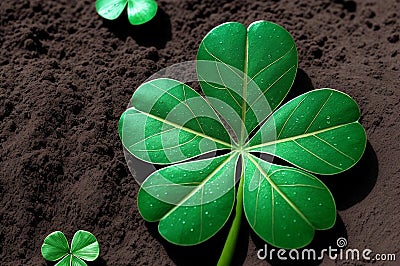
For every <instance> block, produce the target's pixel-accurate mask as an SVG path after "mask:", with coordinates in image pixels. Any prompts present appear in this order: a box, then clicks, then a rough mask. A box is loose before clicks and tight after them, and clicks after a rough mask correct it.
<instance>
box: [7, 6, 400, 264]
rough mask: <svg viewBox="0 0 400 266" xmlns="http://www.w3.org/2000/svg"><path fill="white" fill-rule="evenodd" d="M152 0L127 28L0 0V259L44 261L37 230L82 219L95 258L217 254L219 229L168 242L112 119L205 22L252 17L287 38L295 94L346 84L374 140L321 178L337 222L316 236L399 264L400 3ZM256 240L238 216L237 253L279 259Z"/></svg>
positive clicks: (207, 259) (251, 260)
mask: <svg viewBox="0 0 400 266" xmlns="http://www.w3.org/2000/svg"><path fill="white" fill-rule="evenodd" d="M158 3H159V9H160V10H159V12H158V14H157V16H156V18H155V19H154V20H153V21H152V22H150V23H148V24H146V25H143V26H137V27H133V26H130V25H129V23H128V22H127V19H126V16H122V17H121V19H119V20H117V21H114V22H110V21H105V20H103V19H101V18H100V17H99V16H98V15H97V14H96V11H95V8H94V1H89V0H58V1H49V0H19V1H14V0H2V1H0V46H1V51H0V70H1V72H0V121H1V126H0V145H1V149H0V201H1V205H0V208H1V209H0V210H1V211H0V224H1V228H0V265H46V262H45V261H44V260H43V258H42V257H41V253H40V247H41V245H42V241H43V239H44V237H45V236H46V235H47V234H49V233H50V232H52V231H54V230H61V231H63V232H64V233H65V234H66V235H67V238H69V239H71V238H72V235H73V233H74V232H75V231H76V230H79V229H85V230H89V231H91V232H93V233H94V234H95V235H96V236H97V238H98V241H99V242H100V245H101V253H100V258H99V259H98V260H97V261H96V262H94V263H91V264H90V265H214V264H215V263H216V261H217V258H218V255H219V253H220V251H221V248H222V245H223V240H224V237H225V235H226V232H227V230H226V228H225V229H224V230H222V232H221V233H219V234H218V235H217V236H216V237H215V238H214V239H213V240H210V241H208V242H206V243H205V244H203V245H200V246H197V247H191V248H190V247H175V246H173V245H171V244H168V243H166V242H165V241H164V240H162V239H161V238H160V236H159V235H158V233H157V228H156V224H148V223H145V222H144V220H143V219H142V218H141V217H140V215H139V214H138V211H137V207H136V193H137V191H138V185H137V184H136V182H135V180H134V178H133V177H132V176H131V175H130V174H129V171H128V169H127V167H126V163H125V160H124V156H123V152H122V146H121V143H120V141H119V138H118V135H117V122H118V119H119V116H120V114H121V113H122V112H123V111H124V109H125V107H126V106H127V103H128V101H129V99H130V97H131V95H132V93H133V92H134V90H135V88H137V87H138V86H139V85H140V84H141V83H142V82H143V81H144V80H145V79H146V78H148V77H149V76H150V75H151V74H152V73H154V72H156V71H157V70H159V69H161V68H164V67H166V66H169V65H172V64H174V63H178V62H183V61H187V60H194V59H195V55H196V52H197V48H198V45H199V43H200V41H201V39H202V38H203V37H204V35H205V34H206V33H207V32H208V31H209V30H211V29H212V28H213V27H215V26H217V25H219V24H220V23H223V22H226V21H239V22H242V23H245V24H247V25H248V24H249V23H251V22H253V21H255V20H260V19H265V20H270V21H273V22H276V23H279V24H281V25H282V26H284V27H285V28H286V29H287V30H288V31H289V32H290V33H291V34H292V35H293V37H294V39H295V42H296V44H297V48H298V51H299V67H300V70H299V74H298V76H297V79H296V84H295V86H294V94H296V93H300V92H302V91H307V90H309V89H312V88H321V87H331V88H335V89H339V90H341V91H344V92H346V93H348V94H350V95H351V96H352V97H353V98H354V99H355V100H356V101H357V102H358V104H359V106H360V108H361V112H362V119H361V122H362V124H363V125H364V127H365V128H366V131H367V135H368V139H369V143H368V146H367V150H366V153H365V155H364V157H363V158H362V160H361V161H360V163H358V164H357V166H356V167H355V168H353V169H352V170H349V171H347V172H346V173H343V174H341V175H337V176H331V177H328V178H323V180H324V181H325V182H326V183H327V184H328V186H329V187H330V188H331V189H332V191H333V194H334V197H335V199H336V202H337V205H338V222H337V224H336V226H335V227H334V228H333V229H331V230H328V231H324V232H318V233H317V234H316V237H315V240H314V241H313V243H312V244H311V247H315V248H317V249H322V248H327V247H328V246H329V245H331V246H332V247H335V246H336V244H335V243H336V239H337V238H338V237H339V236H344V237H346V238H347V239H348V241H349V247H351V248H359V249H363V248H370V249H372V250H373V251H374V252H385V253H396V254H397V260H398V262H397V263H400V262H399V260H400V247H399V243H400V231H399V228H400V224H399V221H400V208H399V199H400V181H399V178H400V163H399V158H400V147H399V139H400V126H399V125H400V116H399V113H400V104H399V101H400V87H399V77H400V75H399V52H400V51H399V43H400V42H399V29H400V24H399V20H398V16H399V10H400V5H399V1H398V0H381V1H377V0H376V1H372V0H365V1H362V0H359V1H343V0H336V1H328V0H320V1H311V0H309V1H291V0H282V1H278V0H275V1H252V0H247V1H243V0H237V1H225V0H219V1H211V0H204V1H201V0H189V1H184V0H159V1H158ZM263 246H264V243H263V241H261V240H260V239H259V238H258V237H256V236H255V235H254V234H252V233H249V231H248V227H247V226H246V224H245V223H244V225H243V231H242V235H241V240H240V245H239V247H238V249H237V253H236V254H235V264H236V265H266V264H274V265H275V264H279V262H278V261H260V260H258V259H257V250H258V249H259V248H261V247H263ZM292 264H295V265H302V264H303V265H310V264H311V262H297V263H292ZM315 264H322V265H335V264H338V265H365V264H368V263H366V262H351V261H340V260H336V261H331V260H329V259H327V258H325V259H324V260H323V261H318V262H315ZM48 265H51V264H48ZM374 265H388V263H382V262H381V263H375V264H374ZM393 265H399V264H396V263H393Z"/></svg>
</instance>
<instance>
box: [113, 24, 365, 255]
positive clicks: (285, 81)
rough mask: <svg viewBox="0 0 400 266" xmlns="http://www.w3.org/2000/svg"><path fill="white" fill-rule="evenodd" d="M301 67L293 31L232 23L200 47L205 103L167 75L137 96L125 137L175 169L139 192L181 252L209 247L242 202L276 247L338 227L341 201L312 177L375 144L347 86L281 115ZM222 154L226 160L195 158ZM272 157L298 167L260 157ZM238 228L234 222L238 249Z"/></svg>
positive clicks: (145, 210)
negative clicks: (206, 243)
mask: <svg viewBox="0 0 400 266" xmlns="http://www.w3.org/2000/svg"><path fill="white" fill-rule="evenodd" d="M296 69H297V51H296V47H295V44H294V41H293V39H292V38H291V36H290V35H289V33H288V32H287V31H286V30H285V29H283V28H282V27H280V26H279V25H277V24H274V23H271V22H267V21H258V22H255V23H253V24H251V25H250V26H249V27H248V28H247V29H246V28H245V27H244V26H243V25H242V24H240V23H235V22H232V23H225V24H222V25H220V26H218V27H217V28H215V29H213V30H212V31H211V32H210V33H208V34H207V36H206V37H205V38H204V39H203V41H202V42H201V44H200V48H199V52H198V55H197V74H198V77H199V81H200V85H201V88H202V90H203V92H204V95H205V97H202V96H200V95H199V94H198V93H197V92H195V91H194V90H193V89H191V88H190V87H188V86H187V85H185V84H183V83H181V82H179V81H175V80H172V79H165V78H162V79H156V80H151V81H149V82H146V83H144V84H142V85H141V86H140V87H139V88H138V89H137V90H136V91H135V93H134V94H133V97H132V100H131V107H130V108H128V109H127V110H126V111H125V112H124V113H123V114H122V116H121V119H120V123H119V135H120V138H121V140H122V143H123V145H124V147H125V148H126V149H127V150H128V151H129V152H130V153H131V154H132V155H134V156H135V157H137V158H139V159H140V160H143V161H146V162H149V163H153V164H172V165H169V166H166V167H164V168H162V169H160V170H157V171H155V172H154V173H153V174H151V175H150V176H149V177H148V178H147V179H146V180H145V181H144V182H143V184H142V186H141V188H140V191H139V195H138V208H139V211H140V213H141V215H142V216H143V217H144V218H145V219H146V220H148V221H159V222H160V223H159V232H160V234H161V235H162V236H163V237H164V238H165V239H167V240H168V241H170V242H172V243H175V244H178V245H195V244H198V243H201V242H203V241H205V240H207V239H208V238H210V237H211V236H213V235H214V234H215V233H216V232H218V231H219V229H220V228H221V227H222V226H223V225H224V224H225V223H226V221H227V220H228V217H229V216H230V215H231V213H232V210H233V206H234V203H235V200H236V201H237V203H238V204H243V206H241V205H237V206H236V212H235V217H241V212H242V209H243V207H244V211H245V216H246V218H247V220H248V222H249V224H250V226H251V227H252V228H253V230H254V231H255V232H256V233H257V234H258V235H259V236H260V237H261V238H262V239H264V240H265V241H266V242H268V243H270V244H272V245H274V246H277V247H282V248H299V247H303V246H305V245H307V244H308V243H310V241H311V240H312V238H313V236H314V231H315V230H324V229H328V228H330V227H332V226H333V224H334V223H335V219H336V208H335V203H334V200H333V197H332V195H331V193H330V191H329V190H328V188H327V187H326V186H325V185H324V184H323V183H322V182H321V181H319V180H318V179H317V178H316V177H315V176H313V175H312V174H311V173H310V172H312V173H318V174H334V173H338V172H342V171H345V170H346V169H348V168H350V167H351V166H353V165H354V164H355V163H356V162H357V161H358V160H359V159H360V157H361V156H362V154H363V151H364V149H365V144H366V136H365V131H364V129H363V127H362V126H361V125H360V124H359V122H358V119H359V117H360V112H359V109H358V107H357V104H356V103H355V102H354V100H352V99H351V98H350V97H349V96H348V95H346V94H344V93H341V92H339V91H336V90H332V89H320V90H315V91H311V92H308V93H306V94H303V95H301V96H299V97H297V98H295V99H293V100H291V101H289V102H288V103H286V104H285V105H283V106H282V107H280V108H279V109H277V108H278V106H279V104H280V103H281V102H282V100H283V99H284V97H285V96H286V94H287V93H288V91H289V89H290V87H291V85H292V83H293V80H294V77H295V74H296ZM276 109H277V110H276ZM275 110H276V111H275ZM249 136H250V137H249ZM217 150H220V152H222V153H224V154H223V155H219V156H217V157H212V158H207V159H201V157H200V158H196V157H198V156H200V155H203V154H206V153H210V152H215V151H217ZM262 153H267V154H270V155H273V156H277V157H280V158H282V159H284V160H286V161H287V162H289V163H290V164H292V165H293V166H297V167H299V168H294V167H288V166H280V165H277V164H274V163H273V162H268V161H266V160H264V159H263V158H264V157H263V156H261V158H258V157H257V156H256V155H259V154H262ZM195 158H196V159H195ZM236 177H240V182H239V189H237V191H236V192H235V190H236V189H235V180H237V178H236ZM235 195H236V198H235ZM242 202H243V203H242ZM239 225H240V222H237V221H236V219H234V222H233V225H232V227H231V231H230V234H229V236H228V240H227V243H226V246H225V247H226V248H227V250H228V249H229V248H230V247H231V246H234V242H235V239H236V236H237V234H236V233H237V229H238V226H239ZM235 232H236V233H235ZM224 251H225V249H224ZM228 257H229V256H228ZM221 258H224V260H225V258H226V256H225V255H224V253H223V255H222V256H221ZM225 262H226V261H225Z"/></svg>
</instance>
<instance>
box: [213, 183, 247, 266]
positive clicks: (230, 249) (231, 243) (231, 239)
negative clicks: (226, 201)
mask: <svg viewBox="0 0 400 266" xmlns="http://www.w3.org/2000/svg"><path fill="white" fill-rule="evenodd" d="M242 215H243V175H242V177H241V178H240V181H239V187H238V191H237V193H236V212H235V217H234V218H233V222H232V225H231V228H230V229H229V234H228V237H227V238H226V241H225V245H224V248H223V250H222V253H221V256H220V257H219V260H218V264H217V266H229V265H231V262H232V258H233V254H234V253H235V248H236V242H237V239H238V236H239V231H240V224H241V222H242Z"/></svg>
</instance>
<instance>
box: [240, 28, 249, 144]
mask: <svg viewBox="0 0 400 266" xmlns="http://www.w3.org/2000/svg"><path fill="white" fill-rule="evenodd" d="M248 48H249V38H248V35H247V32H246V45H245V55H244V69H243V93H242V126H241V130H240V140H239V143H240V146H243V145H244V142H245V139H246V138H245V130H246V110H247V101H246V95H247V68H248V62H249V52H248Z"/></svg>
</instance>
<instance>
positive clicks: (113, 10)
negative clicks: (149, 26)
mask: <svg viewBox="0 0 400 266" xmlns="http://www.w3.org/2000/svg"><path fill="white" fill-rule="evenodd" d="M126 4H128V19H129V22H130V23H131V24H132V25H140V24H143V23H146V22H148V21H150V20H151V19H152V18H153V17H154V16H155V15H156V13H157V3H156V1H154V0H97V1H96V10H97V13H98V14H99V15H100V16H102V17H103V18H105V19H109V20H114V19H116V18H118V17H119V16H120V15H121V13H122V11H124V9H125V6H126Z"/></svg>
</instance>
